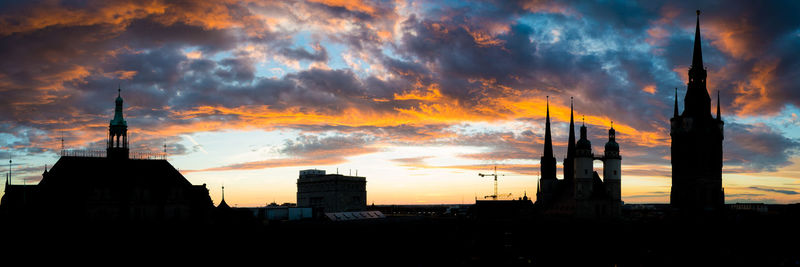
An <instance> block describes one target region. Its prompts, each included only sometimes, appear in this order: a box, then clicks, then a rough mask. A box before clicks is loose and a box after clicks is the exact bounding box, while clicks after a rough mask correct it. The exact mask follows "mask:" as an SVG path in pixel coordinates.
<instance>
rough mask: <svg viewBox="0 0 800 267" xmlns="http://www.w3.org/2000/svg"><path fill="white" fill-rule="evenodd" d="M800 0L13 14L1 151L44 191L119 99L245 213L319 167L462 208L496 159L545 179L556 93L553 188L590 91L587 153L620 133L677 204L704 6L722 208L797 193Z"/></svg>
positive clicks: (626, 165) (123, 8) (67, 9)
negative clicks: (717, 118)
mask: <svg viewBox="0 0 800 267" xmlns="http://www.w3.org/2000/svg"><path fill="white" fill-rule="evenodd" d="M797 5H798V4H797V3H796V2H791V1H787V2H777V1H775V2H773V1H770V2H766V3H755V2H733V3H724V4H722V3H717V2H699V3H675V2H670V1H663V2H653V1H641V2H633V3H626V4H621V3H603V4H600V3H580V4H573V3H566V2H543V3H540V2H535V3H528V2H524V1H522V2H506V1H498V2H479V3H476V2H463V3H461V2H460V3H446V2H415V3H413V4H412V3H410V2H406V1H388V2H371V1H353V2H341V3H340V2H327V1H297V2H292V1H290V2H281V1H278V2H275V3H252V4H249V5H248V4H229V5H223V4H219V3H213V2H197V1H190V2H183V3H161V2H146V3H128V2H124V1H103V2H91V1H89V2H82V3H72V4H71V3H65V2H53V3H43V4H42V3H30V2H12V3H3V4H0V17H2V19H0V47H2V48H3V49H0V57H2V58H4V63H5V64H0V96H2V97H0V129H1V130H0V158H2V159H3V162H4V163H5V162H8V160H9V159H11V160H13V163H12V166H11V167H12V168H13V171H12V177H11V178H12V183H14V184H22V183H23V180H24V181H25V183H28V184H35V183H37V182H38V181H39V179H41V172H42V170H43V169H44V168H45V165H52V164H54V163H55V162H56V160H57V159H58V154H59V151H60V150H61V146H62V137H63V140H64V141H63V146H64V147H65V148H66V149H68V150H70V149H72V150H104V149H105V148H106V144H107V142H108V136H107V134H108V132H107V131H108V130H107V127H108V120H109V119H110V118H113V115H114V113H115V111H114V109H113V106H110V105H109V104H110V103H112V102H113V101H114V98H115V97H116V95H117V94H118V93H119V92H118V91H117V89H120V88H121V96H122V97H123V98H124V99H125V107H124V110H123V111H124V114H125V118H124V121H125V122H126V123H127V124H129V125H132V126H131V128H129V129H128V130H127V138H128V144H129V146H130V150H131V151H134V152H149V153H153V154H156V153H159V154H160V153H163V151H164V149H165V147H164V145H166V151H167V154H168V158H169V160H170V162H171V163H172V164H173V165H174V166H175V167H176V168H177V169H179V170H180V171H181V173H182V174H183V175H184V176H185V177H186V179H187V180H188V181H189V182H191V183H192V184H207V185H208V188H220V187H221V185H222V184H225V187H226V193H227V194H226V202H227V203H228V204H229V205H230V206H263V205H265V204H266V203H269V202H273V201H275V202H279V203H283V202H293V201H294V199H295V198H296V196H295V186H296V184H295V183H296V176H297V171H299V170H302V169H312V168H317V169H324V170H327V171H328V173H334V172H335V171H336V170H337V169H338V170H339V171H340V172H341V173H347V172H348V171H351V170H352V171H355V170H356V169H357V170H358V172H359V174H360V175H363V176H366V177H369V181H370V182H369V184H368V188H367V190H368V191H369V192H370V194H369V197H368V199H367V203H376V204H393V203H394V204H400V203H466V202H470V201H471V200H474V198H475V197H476V196H477V197H482V196H484V195H489V194H491V192H492V186H493V185H492V181H491V180H489V179H486V178H480V177H478V176H477V173H480V172H487V171H489V170H490V169H491V168H492V167H493V166H495V165H497V166H498V171H499V172H502V173H505V174H508V175H507V176H506V177H504V178H501V179H500V181H499V185H498V186H499V189H498V190H499V192H505V193H512V194H513V196H514V197H515V198H516V197H520V196H522V195H523V194H524V192H526V191H527V192H528V193H529V196H533V194H532V192H534V191H535V189H536V181H537V180H538V177H539V176H540V175H543V174H541V173H540V161H541V158H542V155H543V154H544V148H545V146H544V143H545V139H546V137H545V130H544V128H545V126H544V125H545V123H544V121H545V113H546V111H545V109H544V107H545V102H546V101H547V100H546V96H548V95H549V96H550V98H549V103H550V110H549V111H550V127H551V136H550V138H551V140H552V151H553V155H552V157H551V158H555V162H554V163H555V168H556V169H557V172H556V173H557V176H558V178H563V173H564V172H563V169H562V166H563V164H564V159H565V158H567V157H568V155H566V151H567V143H565V140H569V137H568V125H569V121H570V112H569V110H570V98H571V97H574V107H575V111H576V113H575V117H574V119H575V120H578V123H580V120H581V118H583V117H585V123H586V125H587V127H588V128H589V131H588V139H589V140H597V141H596V142H594V143H592V144H593V146H592V149H593V151H602V150H603V149H602V145H603V143H605V141H603V142H600V140H606V139H607V138H608V137H607V129H608V128H609V126H610V124H611V121H614V128H615V130H616V139H617V141H618V142H619V144H620V150H621V151H623V152H622V153H623V154H624V155H625V156H624V157H625V158H624V161H623V164H622V172H623V173H624V174H623V178H622V179H623V182H622V199H623V200H624V201H625V202H626V203H647V202H658V203H668V202H669V195H670V191H671V190H670V189H671V186H672V183H671V179H670V178H671V176H672V168H671V165H670V136H669V133H670V128H669V124H668V123H665V122H668V121H669V118H671V117H672V116H673V107H674V102H675V100H676V95H677V96H680V97H683V96H684V95H686V93H687V91H686V86H685V85H686V84H687V82H688V73H687V71H688V70H689V68H690V66H691V65H692V62H693V54H692V51H693V48H694V45H695V43H694V40H695V38H694V36H695V17H696V15H695V10H697V9H701V10H704V13H703V14H702V15H701V16H702V18H701V19H702V27H703V31H702V32H703V36H702V39H701V42H698V43H697V45H699V46H700V47H701V48H702V51H703V52H704V53H703V66H704V67H705V68H707V72H708V77H709V79H708V84H707V90H708V92H709V93H711V96H712V98H713V97H714V96H717V92H719V99H720V102H719V104H720V106H721V110H722V113H723V117H724V118H725V140H724V141H723V145H724V147H725V149H724V154H723V157H722V159H723V180H722V181H723V185H722V186H723V187H724V188H725V201H727V202H729V203H735V202H766V203H795V202H800V184H798V183H797V181H796V178H798V177H800V161H798V159H800V158H798V154H797V151H798V149H800V141H798V139H799V138H800V119H798V117H797V116H798V115H797V114H798V113H800V109H798V104H800V96H799V95H797V90H795V87H796V86H795V84H797V81H796V79H797V77H798V75H796V73H797V69H798V68H797V67H796V66H797V64H798V60H800V57H798V54H797V53H796V52H795V51H794V50H796V47H798V45H799V43H798V42H800V41H799V40H800V33H798V29H797V25H800V18H798V16H796V15H795V14H793V12H794V11H796V10H798V9H800V7H798V6H797ZM675 88H677V92H675ZM677 100H682V99H677ZM714 100H715V101H713V102H712V103H711V105H710V106H709V107H708V109H709V111H708V112H709V113H710V114H715V111H716V107H717V105H716V103H717V102H716V99H714ZM679 108H680V110H681V111H683V110H685V106H684V103H683V101H680V103H679ZM702 109H705V108H702ZM120 125H121V124H120ZM134 125H135V126H134ZM601 129H602V130H601ZM123 143H124V142H123ZM220 193H221V192H219V190H211V192H210V195H211V198H212V200H213V201H214V203H219V202H220V200H221V196H220Z"/></svg>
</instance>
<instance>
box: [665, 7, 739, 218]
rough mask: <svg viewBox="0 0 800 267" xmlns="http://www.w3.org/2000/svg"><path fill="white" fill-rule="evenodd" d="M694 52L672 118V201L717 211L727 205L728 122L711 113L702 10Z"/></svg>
mask: <svg viewBox="0 0 800 267" xmlns="http://www.w3.org/2000/svg"><path fill="white" fill-rule="evenodd" d="M694 38H695V39H694V54H693V55H692V66H691V67H690V68H689V83H688V85H687V90H686V97H685V98H684V99H683V103H684V107H683V113H681V114H680V115H679V114H678V92H677V89H676V91H675V110H674V115H673V117H672V118H671V119H670V136H671V137H672V148H671V153H672V192H671V195H670V204H671V205H672V207H673V208H674V209H676V210H678V211H679V212H680V213H682V214H684V215H690V214H695V215H700V214H708V213H717V212H720V211H722V210H724V208H725V204H724V203H725V191H724V189H723V188H722V140H723V139H724V136H723V126H724V125H725V123H724V122H723V121H722V117H721V116H720V108H719V95H717V117H716V118H714V117H712V115H711V98H710V97H709V95H708V91H707V90H706V75H707V72H706V69H705V68H704V67H703V53H702V50H701V49H700V43H701V42H700V11H699V10H698V11H697V28H696V29H695V37H694Z"/></svg>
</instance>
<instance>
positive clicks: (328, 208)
mask: <svg viewBox="0 0 800 267" xmlns="http://www.w3.org/2000/svg"><path fill="white" fill-rule="evenodd" d="M297 206H298V207H301V208H314V212H315V213H316V212H326V213H327V212H345V211H364V210H365V209H366V207H367V179H366V178H364V177H360V176H346V175H341V174H325V171H324V170H302V171H300V178H298V179H297Z"/></svg>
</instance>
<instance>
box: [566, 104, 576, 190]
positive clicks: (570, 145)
mask: <svg viewBox="0 0 800 267" xmlns="http://www.w3.org/2000/svg"><path fill="white" fill-rule="evenodd" d="M572 106H573V104H572V97H570V98H569V139H568V140H567V157H566V158H565V159H564V180H567V181H571V180H573V179H575V121H574V119H573V116H572V110H573V108H572Z"/></svg>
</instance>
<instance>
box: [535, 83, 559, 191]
mask: <svg viewBox="0 0 800 267" xmlns="http://www.w3.org/2000/svg"><path fill="white" fill-rule="evenodd" d="M544 128H545V129H544V152H543V153H542V158H541V161H540V162H539V163H540V169H541V171H542V179H557V178H556V158H555V157H553V139H552V137H551V136H550V96H548V97H547V116H546V119H545V126H544Z"/></svg>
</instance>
